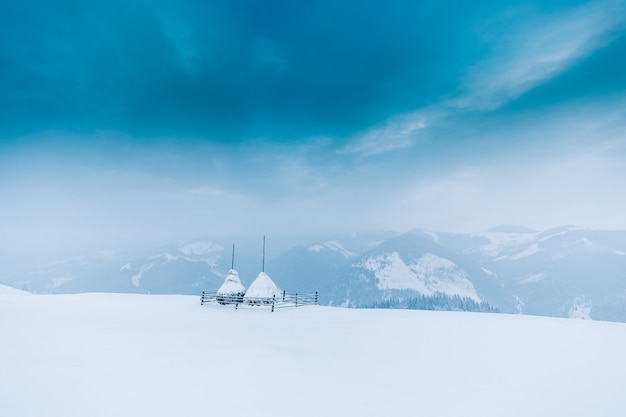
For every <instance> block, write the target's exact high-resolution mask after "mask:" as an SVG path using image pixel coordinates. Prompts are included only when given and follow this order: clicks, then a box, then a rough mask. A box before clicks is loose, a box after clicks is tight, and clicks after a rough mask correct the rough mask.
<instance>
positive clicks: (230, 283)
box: [217, 269, 246, 295]
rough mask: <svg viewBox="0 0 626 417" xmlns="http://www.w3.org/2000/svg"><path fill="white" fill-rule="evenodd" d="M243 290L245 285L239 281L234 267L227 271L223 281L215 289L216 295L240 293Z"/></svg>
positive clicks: (244, 290) (243, 291)
mask: <svg viewBox="0 0 626 417" xmlns="http://www.w3.org/2000/svg"><path fill="white" fill-rule="evenodd" d="M245 292H246V287H244V286H243V284H242V283H241V280H240V279H239V274H238V273H237V271H235V270H234V269H231V270H230V271H228V274H227V275H226V279H225V280H224V283H223V284H222V286H221V287H220V288H219V290H217V295H242V294H244V293H245Z"/></svg>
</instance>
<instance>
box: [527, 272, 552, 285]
mask: <svg viewBox="0 0 626 417" xmlns="http://www.w3.org/2000/svg"><path fill="white" fill-rule="evenodd" d="M547 276H548V274H547V273H546V272H540V273H538V274H532V275H527V276H525V277H523V278H522V279H521V280H520V282H521V283H522V284H529V283H531V282H539V281H541V280H543V279H545V278H546V277H547Z"/></svg>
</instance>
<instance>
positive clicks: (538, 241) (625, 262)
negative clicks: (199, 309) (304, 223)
mask: <svg viewBox="0 0 626 417" xmlns="http://www.w3.org/2000/svg"><path fill="white" fill-rule="evenodd" d="M303 240H304V239H303ZM231 245H232V243H230V242H228V243H226V242H220V241H217V240H216V239H212V238H202V239H198V240H195V241H187V242H177V243H174V244H172V245H168V246H164V247H162V248H158V249H154V250H151V251H145V252H143V253H141V252H137V253H133V254H128V253H125V254H120V253H114V252H111V251H103V252H97V253H94V254H90V255H88V256H83V257H78V258H72V259H67V260H64V261H61V262H57V263H53V264H49V265H44V266H41V267H39V268H37V269H35V270H33V271H30V272H27V273H24V274H21V275H19V276H15V277H10V278H8V279H7V278H5V279H4V281H3V283H5V284H8V285H12V286H14V287H17V288H21V289H26V290H29V291H33V292H48V293H80V292H130V293H153V294H199V293H200V291H201V290H203V289H217V288H219V286H220V285H221V284H222V283H223V281H224V278H225V277H226V274H227V272H228V270H229V269H230V268H231V266H232V265H231V263H232V257H231V255H232V252H231V251H232V248H231ZM243 246H244V249H243V251H241V250H240V249H238V254H237V258H236V262H235V268H236V269H237V270H238V271H239V274H240V277H241V281H242V283H243V284H244V286H246V287H247V286H249V285H250V283H251V282H252V280H253V279H254V277H255V276H256V275H257V274H258V272H260V269H261V268H262V267H263V266H266V268H265V270H266V272H267V273H268V274H269V275H270V276H271V278H272V279H273V280H274V281H275V282H276V284H277V285H278V286H279V287H280V288H281V289H286V290H287V291H289V292H301V293H304V292H314V291H318V292H319V295H320V302H321V303H322V304H327V305H340V306H346V307H374V306H379V307H380V306H385V307H400V308H402V307H404V308H411V307H417V308H420V307H423V306H430V307H427V308H435V309H457V310H464V309H473V310H477V311H496V310H497V311H500V312H503V313H519V314H530V315H545V316H555V317H573V318H590V319H597V320H609V321H622V322H626V232H624V231H604V230H592V229H583V228H578V227H574V226H562V227H559V228H554V229H550V230H545V231H535V230H531V229H527V228H524V227H520V226H499V227H496V228H493V229H490V230H487V231H484V232H480V233H473V234H470V233H449V232H445V233H439V232H430V231H424V230H413V231H410V232H408V233H402V234H398V233H392V232H384V233H363V234H353V235H342V236H333V237H329V238H328V239H321V240H319V239H318V240H316V241H311V242H309V243H307V244H302V245H295V246H291V247H290V248H288V249H287V250H285V251H282V252H281V253H279V254H277V255H273V256H272V257H271V258H268V260H267V262H264V263H262V259H261V258H262V255H261V254H260V250H258V249H260V248H256V247H254V246H253V245H250V244H248V245H247V246H246V245H243ZM262 265H263V266H262ZM468 306H469V307H468Z"/></svg>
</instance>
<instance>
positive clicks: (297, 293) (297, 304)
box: [296, 293, 298, 307]
mask: <svg viewBox="0 0 626 417" xmlns="http://www.w3.org/2000/svg"><path fill="white" fill-rule="evenodd" d="M296 307H298V293H296Z"/></svg>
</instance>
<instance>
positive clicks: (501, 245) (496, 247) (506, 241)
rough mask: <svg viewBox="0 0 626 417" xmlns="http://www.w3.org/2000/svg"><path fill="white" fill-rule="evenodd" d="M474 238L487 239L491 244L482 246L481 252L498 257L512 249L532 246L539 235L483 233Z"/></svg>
mask: <svg viewBox="0 0 626 417" xmlns="http://www.w3.org/2000/svg"><path fill="white" fill-rule="evenodd" d="M473 236H479V237H484V238H487V239H488V240H489V243H488V244H486V245H483V246H481V247H480V249H479V251H480V252H482V253H484V254H485V255H489V256H493V257H496V256H499V255H500V254H501V253H502V252H503V251H505V250H507V249H509V248H511V247H514V246H521V245H525V244H531V243H532V242H533V241H534V240H535V239H536V238H537V233H505V232H483V233H477V234H475V235H473Z"/></svg>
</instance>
